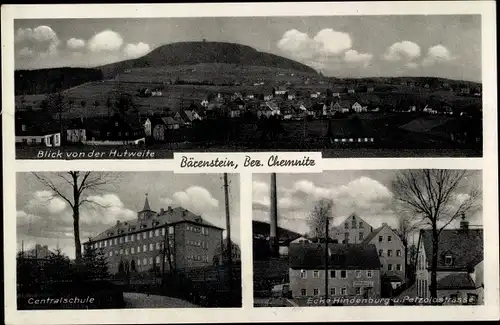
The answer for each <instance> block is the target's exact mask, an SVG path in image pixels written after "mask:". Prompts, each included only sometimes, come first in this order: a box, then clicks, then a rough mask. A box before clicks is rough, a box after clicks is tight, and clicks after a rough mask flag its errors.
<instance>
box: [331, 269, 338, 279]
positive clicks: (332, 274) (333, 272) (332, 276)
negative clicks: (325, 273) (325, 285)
mask: <svg viewBox="0 0 500 325" xmlns="http://www.w3.org/2000/svg"><path fill="white" fill-rule="evenodd" d="M336 276H337V274H336V271H335V270H330V278H335V277H336Z"/></svg>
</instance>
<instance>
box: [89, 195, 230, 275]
mask: <svg viewBox="0 0 500 325" xmlns="http://www.w3.org/2000/svg"><path fill="white" fill-rule="evenodd" d="M83 245H84V247H88V246H91V247H92V248H99V249H101V250H102V251H103V253H104V255H105V256H106V259H107V262H108V267H109V272H110V273H111V274H116V273H119V272H125V273H130V272H132V273H135V272H137V273H140V272H146V271H151V270H155V269H156V270H158V271H165V270H167V271H168V270H170V269H172V268H173V269H176V270H189V269H193V268H200V267H207V266H211V265H213V263H214V259H217V258H218V257H220V256H219V255H221V253H222V252H221V245H223V229H222V228H219V227H217V226H214V225H212V224H211V223H209V222H208V221H206V220H204V219H203V218H202V217H201V216H199V215H196V214H194V213H192V212H190V211H188V210H186V209H184V208H181V207H176V208H172V207H170V206H169V207H168V208H167V209H166V210H165V209H161V210H160V212H156V211H153V210H152V209H151V207H150V205H149V201H148V199H147V197H146V199H145V202H144V207H143V209H142V210H141V211H139V212H137V219H135V220H127V221H120V220H117V221H116V224H115V225H114V226H112V227H111V228H109V229H107V230H105V231H104V232H102V233H101V234H99V235H97V236H96V237H94V238H90V239H89V240H88V241H87V242H85V243H84V244H83Z"/></svg>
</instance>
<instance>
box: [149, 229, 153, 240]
mask: <svg viewBox="0 0 500 325" xmlns="http://www.w3.org/2000/svg"><path fill="white" fill-rule="evenodd" d="M149 238H153V230H150V231H149Z"/></svg>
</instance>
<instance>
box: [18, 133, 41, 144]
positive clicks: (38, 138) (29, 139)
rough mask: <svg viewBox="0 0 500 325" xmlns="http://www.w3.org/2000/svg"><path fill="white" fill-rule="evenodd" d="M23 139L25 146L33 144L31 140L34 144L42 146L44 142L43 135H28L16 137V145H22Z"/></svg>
mask: <svg viewBox="0 0 500 325" xmlns="http://www.w3.org/2000/svg"><path fill="white" fill-rule="evenodd" d="M23 139H26V144H33V143H32V140H33V139H34V140H35V141H36V144H43V143H44V141H45V136H44V135H29V136H17V135H16V143H23Z"/></svg>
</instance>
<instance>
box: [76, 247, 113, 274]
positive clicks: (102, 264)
mask: <svg viewBox="0 0 500 325" xmlns="http://www.w3.org/2000/svg"><path fill="white" fill-rule="evenodd" d="M91 243H92V242H91V241H90V240H89V244H88V245H86V246H85V251H84V253H83V258H82V260H83V265H84V267H85V275H86V277H87V279H103V278H106V277H107V276H108V275H109V273H108V262H107V259H106V255H105V253H104V251H103V250H102V248H99V247H95V248H94V247H93V245H92V244H91Z"/></svg>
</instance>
